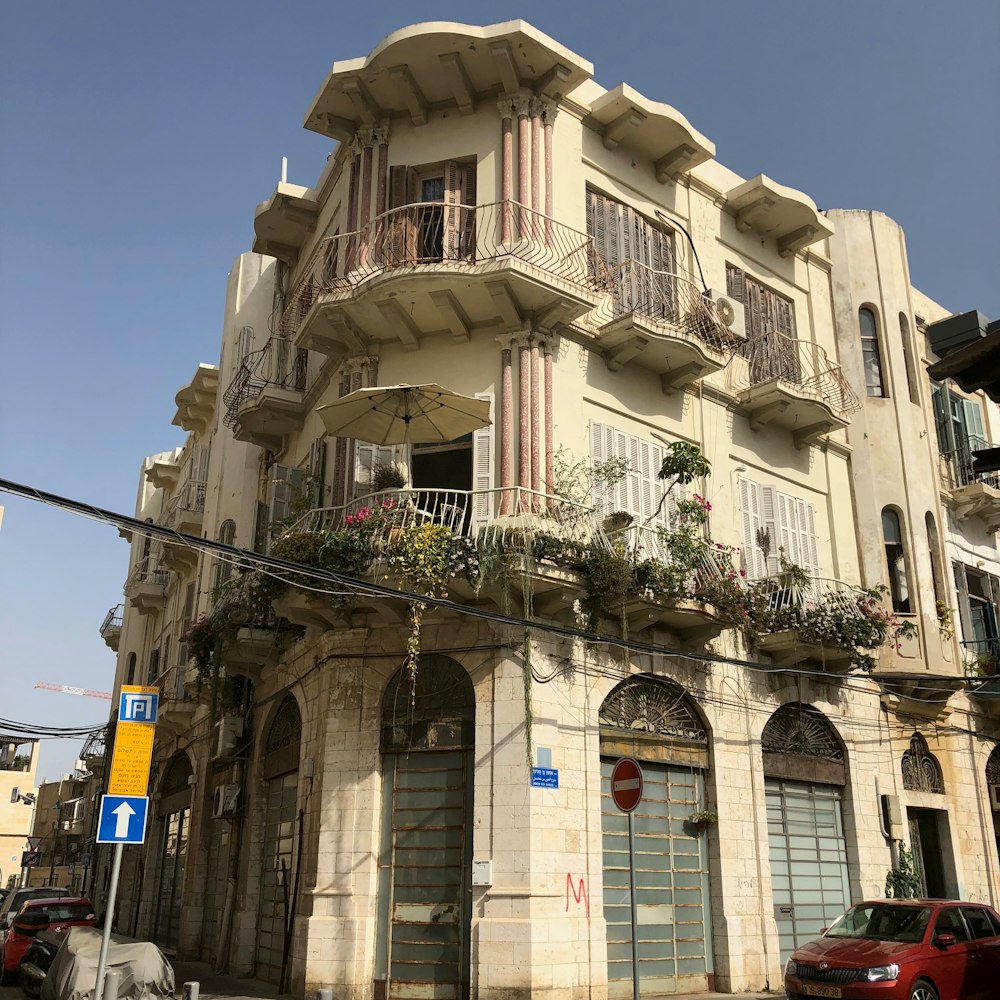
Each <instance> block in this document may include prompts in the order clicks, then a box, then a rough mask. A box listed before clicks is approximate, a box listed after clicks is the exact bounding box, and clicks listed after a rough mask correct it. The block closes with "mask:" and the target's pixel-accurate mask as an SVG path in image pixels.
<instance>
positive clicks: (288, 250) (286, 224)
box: [253, 181, 319, 265]
mask: <svg viewBox="0 0 1000 1000" xmlns="http://www.w3.org/2000/svg"><path fill="white" fill-rule="evenodd" d="M318 215H319V204H318V203H317V201H316V198H315V195H314V194H313V193H312V192H311V191H310V190H309V188H305V187H302V186H300V185H298V184H288V183H287V182H285V181H282V182H281V183H280V184H278V186H277V187H276V188H275V189H274V193H273V194H272V195H271V197H270V198H268V199H267V200H266V201H262V202H261V203H260V204H259V205H258V206H257V210H256V211H255V212H254V218H253V228H254V233H255V234H256V238H255V239H254V241H253V252H254V253H262V254H267V255H269V256H271V257H277V258H278V260H282V261H284V262H285V263H286V264H293V265H294V264H295V262H296V261H297V260H298V257H299V251H300V250H301V249H302V245H303V243H305V241H306V240H307V239H308V238H309V235H310V233H312V231H313V229H314V228H315V227H316V218H317V216H318Z"/></svg>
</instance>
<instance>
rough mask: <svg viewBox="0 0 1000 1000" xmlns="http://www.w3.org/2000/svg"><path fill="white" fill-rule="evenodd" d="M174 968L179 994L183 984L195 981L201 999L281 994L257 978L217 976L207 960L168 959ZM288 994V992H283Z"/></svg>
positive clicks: (247, 999)
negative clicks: (184, 960) (181, 960)
mask: <svg viewBox="0 0 1000 1000" xmlns="http://www.w3.org/2000/svg"><path fill="white" fill-rule="evenodd" d="M169 961H170V964H171V965H172V966H173V968H174V989H175V990H176V991H177V996H181V994H182V993H183V990H184V984H185V983H190V982H195V983H198V984H199V987H200V989H199V996H200V997H201V1000H216V998H228V1000H251V998H260V997H266V998H269V1000H273V998H276V997H278V996H281V995H282V994H279V993H278V989H277V987H276V986H274V985H273V984H271V983H262V982H260V981H259V980H257V979H238V978H237V977H236V976H217V975H216V974H215V973H214V972H212V966H211V965H210V964H209V963H208V962H178V961H176V960H175V959H169ZM283 995H284V996H288V994H283Z"/></svg>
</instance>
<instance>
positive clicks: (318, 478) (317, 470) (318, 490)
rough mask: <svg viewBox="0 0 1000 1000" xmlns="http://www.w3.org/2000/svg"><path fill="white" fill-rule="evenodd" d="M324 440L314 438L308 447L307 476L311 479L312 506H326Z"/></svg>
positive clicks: (325, 454)
mask: <svg viewBox="0 0 1000 1000" xmlns="http://www.w3.org/2000/svg"><path fill="white" fill-rule="evenodd" d="M326 457H327V444H326V438H322V437H320V438H316V440H315V441H313V442H312V444H310V445H309V475H310V476H311V477H312V486H313V505H314V506H316V507H325V506H326V494H327V486H326Z"/></svg>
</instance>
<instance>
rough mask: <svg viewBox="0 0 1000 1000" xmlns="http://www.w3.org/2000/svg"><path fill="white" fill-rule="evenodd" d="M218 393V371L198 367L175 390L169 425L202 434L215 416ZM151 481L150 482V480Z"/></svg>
mask: <svg viewBox="0 0 1000 1000" xmlns="http://www.w3.org/2000/svg"><path fill="white" fill-rule="evenodd" d="M218 393H219V369H218V367H217V366H216V365H198V367H197V369H196V370H195V373H194V377H193V378H192V379H191V381H190V382H188V384H187V385H185V386H182V387H181V388H180V389H178V390H177V395H176V396H174V401H175V402H176V403H177V412H176V413H175V414H174V419H173V420H172V421H171V423H172V424H173V425H174V426H175V427H182V428H183V429H184V430H186V431H187V432H188V433H199V434H204V433H205V431H206V430H208V427H209V425H210V424H211V422H212V418H213V417H214V416H215V400H216V398H217V396H218ZM150 481H152V480H150Z"/></svg>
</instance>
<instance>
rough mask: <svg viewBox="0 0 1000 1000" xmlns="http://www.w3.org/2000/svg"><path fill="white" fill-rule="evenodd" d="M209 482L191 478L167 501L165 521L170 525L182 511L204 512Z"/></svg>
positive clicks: (167, 525) (166, 524) (165, 523)
mask: <svg viewBox="0 0 1000 1000" xmlns="http://www.w3.org/2000/svg"><path fill="white" fill-rule="evenodd" d="M207 487H208V484H207V483H203V482H199V481H197V480H195V479H189V480H187V482H185V483H184V485H183V486H182V487H181V488H180V489H179V490H178V491H177V493H175V494H174V496H172V497H171V498H170V499H169V500H168V501H167V508H166V513H165V514H164V517H163V523H164V525H165V526H166V527H170V526H171V525H172V524H173V523H174V522H175V521H176V520H177V515H178V513H179V512H180V511H188V512H189V513H193V514H201V513H204V510H205V490H206V489H207Z"/></svg>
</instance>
